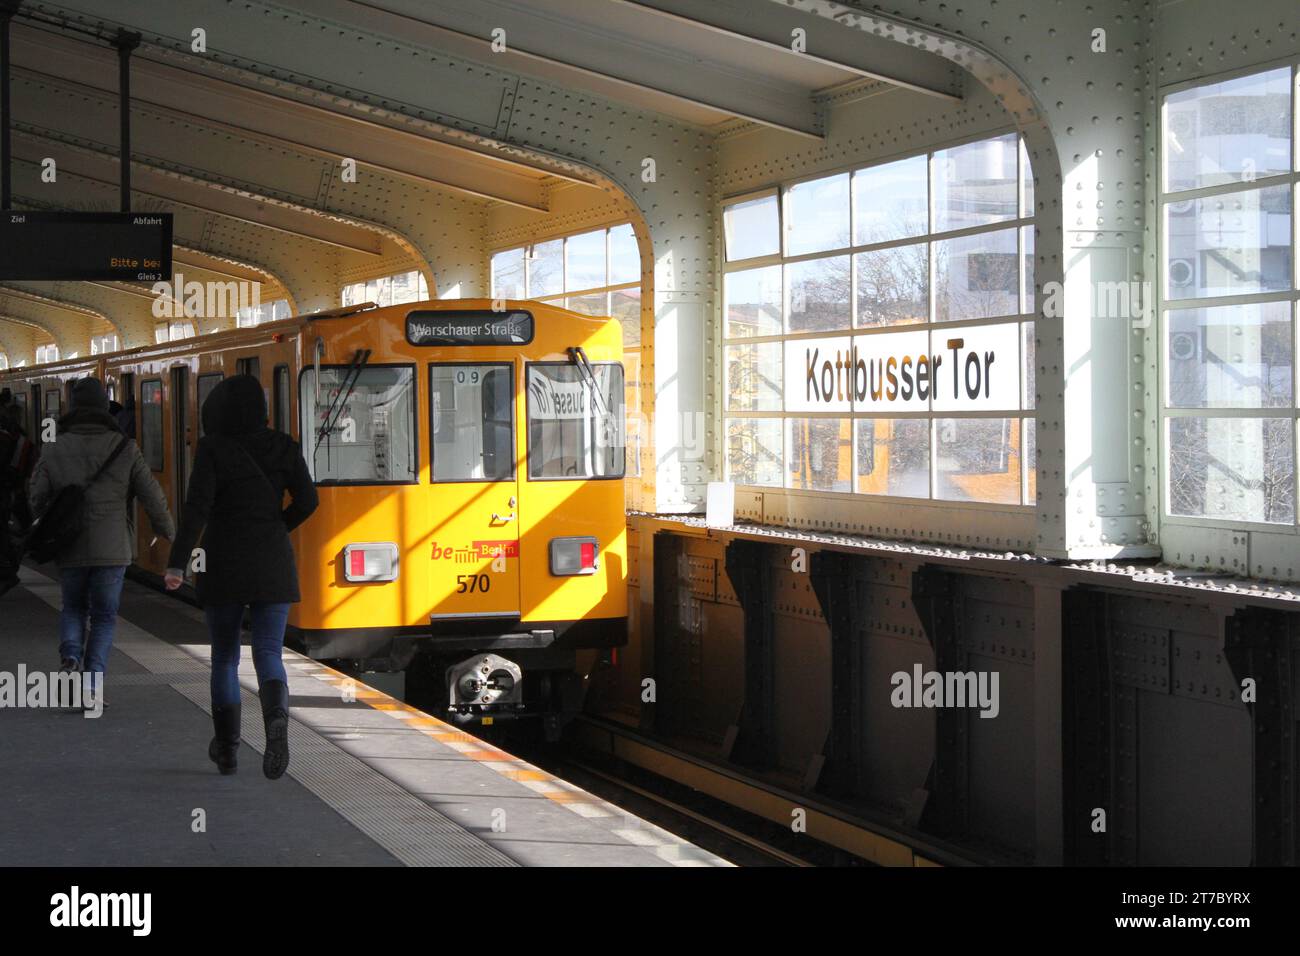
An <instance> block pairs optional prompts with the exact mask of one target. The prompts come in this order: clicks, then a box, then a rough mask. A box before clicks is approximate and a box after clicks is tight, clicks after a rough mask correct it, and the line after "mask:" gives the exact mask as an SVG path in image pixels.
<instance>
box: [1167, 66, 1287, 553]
mask: <svg viewBox="0 0 1300 956" xmlns="http://www.w3.org/2000/svg"><path fill="white" fill-rule="evenodd" d="M1283 67H1286V68H1289V69H1290V71H1291V78H1290V95H1291V103H1290V114H1291V115H1290V120H1291V122H1290V135H1291V169H1290V171H1289V172H1286V173H1279V174H1274V175H1271V176H1260V177H1258V178H1256V179H1253V180H1250V181H1244V180H1239V181H1234V182H1228V183H1218V184H1215V185H1212V186H1198V187H1193V188H1190V189H1182V190H1176V191H1174V192H1169V191H1168V190H1167V189H1166V186H1167V176H1166V168H1165V163H1166V159H1167V157H1166V154H1165V148H1166V136H1165V126H1166V122H1165V109H1166V101H1167V100H1168V98H1169V97H1170V96H1172V95H1174V94H1176V93H1181V92H1185V91H1187V90H1193V89H1198V88H1202V87H1210V86H1215V85H1218V84H1220V83H1224V82H1227V81H1230V80H1236V79H1243V78H1245V77H1250V76H1257V75H1260V74H1264V73H1269V72H1272V71H1275V70H1279V69H1281V68H1283ZM1155 125H1156V168H1155V179H1156V224H1155V260H1156V268H1157V269H1159V275H1158V277H1157V279H1156V281H1155V282H1154V301H1155V319H1156V321H1155V337H1154V341H1153V342H1152V343H1151V347H1153V348H1155V349H1156V362H1155V367H1156V380H1157V392H1156V394H1157V398H1156V408H1157V416H1156V427H1155V435H1154V439H1155V441H1156V461H1157V469H1158V474H1159V491H1158V496H1159V501H1158V504H1157V508H1156V511H1157V515H1156V520H1157V525H1158V526H1163V525H1166V524H1167V525H1169V526H1170V527H1174V528H1204V529H1213V530H1216V531H1225V530H1234V531H1240V532H1262V533H1267V534H1275V535H1300V467H1297V466H1298V465H1300V56H1295V55H1292V56H1286V57H1280V58H1274V59H1270V60H1266V61H1263V62H1260V63H1255V64H1252V65H1250V66H1245V67H1239V68H1236V69H1232V70H1226V71H1223V72H1219V73H1211V74H1207V75H1204V76H1200V77H1197V78H1196V79H1194V80H1184V81H1180V82H1177V83H1170V84H1167V85H1163V86H1159V87H1158V88H1157V89H1156V124H1155ZM1277 186H1286V187H1289V188H1290V191H1291V235H1290V241H1291V288H1290V289H1289V290H1285V291H1277V292H1252V293H1243V294H1237V295H1224V296H1202V297H1199V298H1190V299H1173V298H1170V297H1169V296H1168V295H1167V293H1166V282H1167V279H1168V275H1167V272H1168V269H1167V266H1166V262H1165V256H1166V253H1167V251H1168V248H1169V243H1168V237H1167V236H1166V225H1165V224H1166V221H1167V219H1166V212H1165V210H1166V207H1167V206H1168V205H1169V204H1170V203H1174V202H1183V201H1188V200H1190V201H1193V202H1195V201H1196V200H1198V199H1210V198H1214V197H1216V196H1224V195H1233V194H1239V193H1249V192H1263V191H1264V190H1266V189H1268V188H1270V187H1277ZM1277 302H1286V303H1289V305H1290V310H1289V311H1290V321H1291V349H1292V351H1291V404H1290V406H1287V405H1278V406H1271V407H1270V406H1267V405H1263V404H1261V405H1260V406H1259V407H1244V408H1243V407H1231V406H1227V407H1185V408H1177V407H1172V406H1171V405H1170V402H1169V388H1170V384H1171V378H1172V377H1171V374H1170V369H1169V348H1168V338H1169V313H1170V312H1177V311H1183V310H1194V309H1214V308H1219V307H1227V306H1241V305H1264V304H1268V303H1277ZM1178 418H1192V419H1198V418H1199V419H1203V420H1207V421H1208V420H1211V419H1238V420H1241V419H1246V420H1249V419H1255V420H1268V419H1281V420H1290V422H1291V426H1290V430H1291V486H1292V491H1291V495H1292V511H1293V514H1292V520H1291V522H1290V524H1287V523H1283V522H1271V521H1256V520H1250V519H1237V518H1219V517H1213V516H1210V515H1184V514H1174V513H1173V512H1172V511H1171V510H1170V506H1171V498H1172V496H1171V494H1170V480H1171V478H1172V475H1173V469H1172V468H1171V467H1170V461H1171V452H1172V444H1173V443H1172V441H1171V440H1170V432H1171V429H1172V424H1171V423H1172V421H1173V420H1174V419H1178Z"/></svg>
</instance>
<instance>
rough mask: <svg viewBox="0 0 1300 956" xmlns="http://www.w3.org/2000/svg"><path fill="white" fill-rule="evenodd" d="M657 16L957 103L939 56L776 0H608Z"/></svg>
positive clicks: (956, 77)
mask: <svg viewBox="0 0 1300 956" xmlns="http://www.w3.org/2000/svg"><path fill="white" fill-rule="evenodd" d="M610 2H613V3H617V4H620V5H622V6H626V7H636V8H638V9H640V10H644V11H646V12H648V13H651V14H654V15H656V16H659V17H665V18H670V19H672V20H675V21H677V22H679V23H689V24H692V25H694V26H697V27H699V28H701V29H705V30H711V31H713V32H714V33H716V34H718V35H719V36H723V37H729V38H732V39H737V40H743V41H745V42H747V43H751V44H753V45H754V46H755V47H760V48H763V49H766V50H770V51H775V52H779V53H781V54H783V55H785V56H799V57H806V58H808V59H811V60H815V61H816V62H818V63H823V64H825V65H827V66H834V67H838V68H840V69H843V70H847V71H849V72H851V73H856V74H857V75H859V76H865V77H870V78H871V79H875V80H883V81H884V82H886V83H891V84H893V85H894V86H900V87H903V88H904V89H909V90H915V91H916V92H918V93H925V94H928V95H930V96H937V97H940V98H942V99H947V100H953V101H957V100H960V99H961V98H962V79H963V78H962V75H961V73H960V71H959V70H957V69H956V68H955V67H953V66H952V65H951V64H950V63H949V62H948V61H946V60H944V59H943V58H942V57H939V56H936V55H935V54H933V53H929V52H927V51H925V50H917V49H914V48H911V47H908V46H906V45H904V44H902V43H899V42H898V41H896V40H891V39H888V38H886V37H879V36H874V35H872V34H870V33H863V32H861V31H858V30H846V29H843V28H842V27H841V26H840V25H839V24H837V23H833V22H831V21H829V20H827V19H825V18H823V17H817V16H811V15H809V14H806V13H803V12H801V11H799V10H793V9H791V8H789V7H787V6H785V5H784V4H780V3H776V2H766V3H758V4H756V3H754V2H753V0H748V2H746V3H737V2H736V0H708V2H707V3H701V2H700V0H610ZM796 29H801V30H803V31H804V36H805V38H806V44H807V45H806V48H805V51H804V52H800V53H796V52H795V51H794V50H793V48H792V37H793V35H794V34H793V31H794V30H796Z"/></svg>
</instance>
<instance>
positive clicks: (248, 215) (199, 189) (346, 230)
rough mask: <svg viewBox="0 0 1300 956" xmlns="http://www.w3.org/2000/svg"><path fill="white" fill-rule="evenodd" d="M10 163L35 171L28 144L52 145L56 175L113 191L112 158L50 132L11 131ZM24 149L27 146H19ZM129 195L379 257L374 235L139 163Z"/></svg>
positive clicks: (37, 155) (37, 153)
mask: <svg viewBox="0 0 1300 956" xmlns="http://www.w3.org/2000/svg"><path fill="white" fill-rule="evenodd" d="M14 134H15V135H14V158H15V159H16V160H22V161H24V162H28V163H33V164H36V165H38V166H39V164H40V161H41V158H42V155H41V154H43V153H44V152H45V151H44V150H41V149H38V150H32V149H31V148H30V144H45V145H48V144H50V143H57V144H58V145H59V146H60V147H62V148H63V150H64V152H63V153H62V154H61V156H60V159H59V163H60V170H61V171H62V172H65V173H70V174H72V175H73V176H76V177H78V178H80V179H84V180H87V181H89V182H92V183H95V184H97V185H102V186H116V185H117V181H118V176H117V170H118V159H117V154H116V153H110V152H107V151H101V150H96V149H91V148H90V147H87V146H83V145H80V144H73V143H68V142H66V141H65V140H64V139H63V138H62V137H61V136H60V135H59V134H58V133H56V132H55V131H53V130H35V129H32V128H30V127H18V128H16V129H15V130H14ZM24 143H25V144H29V145H27V146H25V145H23V144H24ZM131 171H132V172H131V184H132V189H131V191H132V193H134V194H135V195H138V196H145V197H150V198H153V199H157V200H159V201H161V202H164V203H170V204H173V205H181V206H188V207H189V208H191V209H196V210H198V211H200V212H204V213H209V214H211V215H216V216H223V217H225V218H227V219H233V220H236V221H238V222H244V223H249V224H251V225H255V226H262V227H264V228H266V229H273V230H276V231H278V232H283V233H288V234H289V235H293V236H299V237H301V238H304V239H311V240H314V241H316V242H322V243H326V244H327V245H332V246H337V247H339V248H341V249H347V250H349V251H352V252H360V253H364V254H366V255H371V256H382V255H383V253H384V246H383V237H382V236H381V235H380V234H379V232H377V231H375V230H371V229H366V228H363V227H361V226H354V225H352V224H350V223H346V222H342V221H340V220H339V219H338V218H335V217H333V216H331V215H327V214H321V213H319V212H317V211H315V210H308V209H304V208H301V207H297V206H293V205H290V204H288V203H285V202H283V201H281V200H272V199H269V198H267V197H257V196H249V195H245V194H243V193H242V191H236V190H234V189H232V188H230V187H227V186H223V185H221V184H219V183H210V182H205V181H203V180H200V179H197V178H195V177H193V176H186V175H182V174H180V173H176V172H173V171H171V170H162V169H159V168H157V167H154V166H150V165H147V164H145V163H141V162H138V161H133V162H132V163H131Z"/></svg>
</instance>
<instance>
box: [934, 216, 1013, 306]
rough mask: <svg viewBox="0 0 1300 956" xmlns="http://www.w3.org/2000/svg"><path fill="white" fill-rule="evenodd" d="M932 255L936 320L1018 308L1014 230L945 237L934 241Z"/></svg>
mask: <svg viewBox="0 0 1300 956" xmlns="http://www.w3.org/2000/svg"><path fill="white" fill-rule="evenodd" d="M934 257H935V259H934V311H935V319H936V321H939V322H950V321H953V320H954V319H985V318H991V317H993V316H998V315H1016V314H1018V313H1019V311H1020V269H1019V268H1018V265H1019V253H1018V251H1017V243H1016V230H1014V229H1002V230H999V231H997V232H985V233H980V234H978V235H974V236H961V237H959V238H957V239H944V240H942V241H940V242H936V243H934Z"/></svg>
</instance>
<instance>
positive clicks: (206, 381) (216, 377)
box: [199, 372, 225, 438]
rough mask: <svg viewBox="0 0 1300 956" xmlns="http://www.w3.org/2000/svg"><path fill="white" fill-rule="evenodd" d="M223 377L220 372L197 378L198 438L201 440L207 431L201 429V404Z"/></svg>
mask: <svg viewBox="0 0 1300 956" xmlns="http://www.w3.org/2000/svg"><path fill="white" fill-rule="evenodd" d="M223 378H225V375H224V374H223V373H221V372H209V373H208V374H206V375H200V376H199V437H200V438H202V437H203V436H204V435H206V434H207V429H206V428H204V427H203V403H204V402H206V401H207V400H208V396H209V395H211V394H212V390H213V389H214V388H216V387H217V385H218V384H219V383H220V382H221V380H222V379H223Z"/></svg>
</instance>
